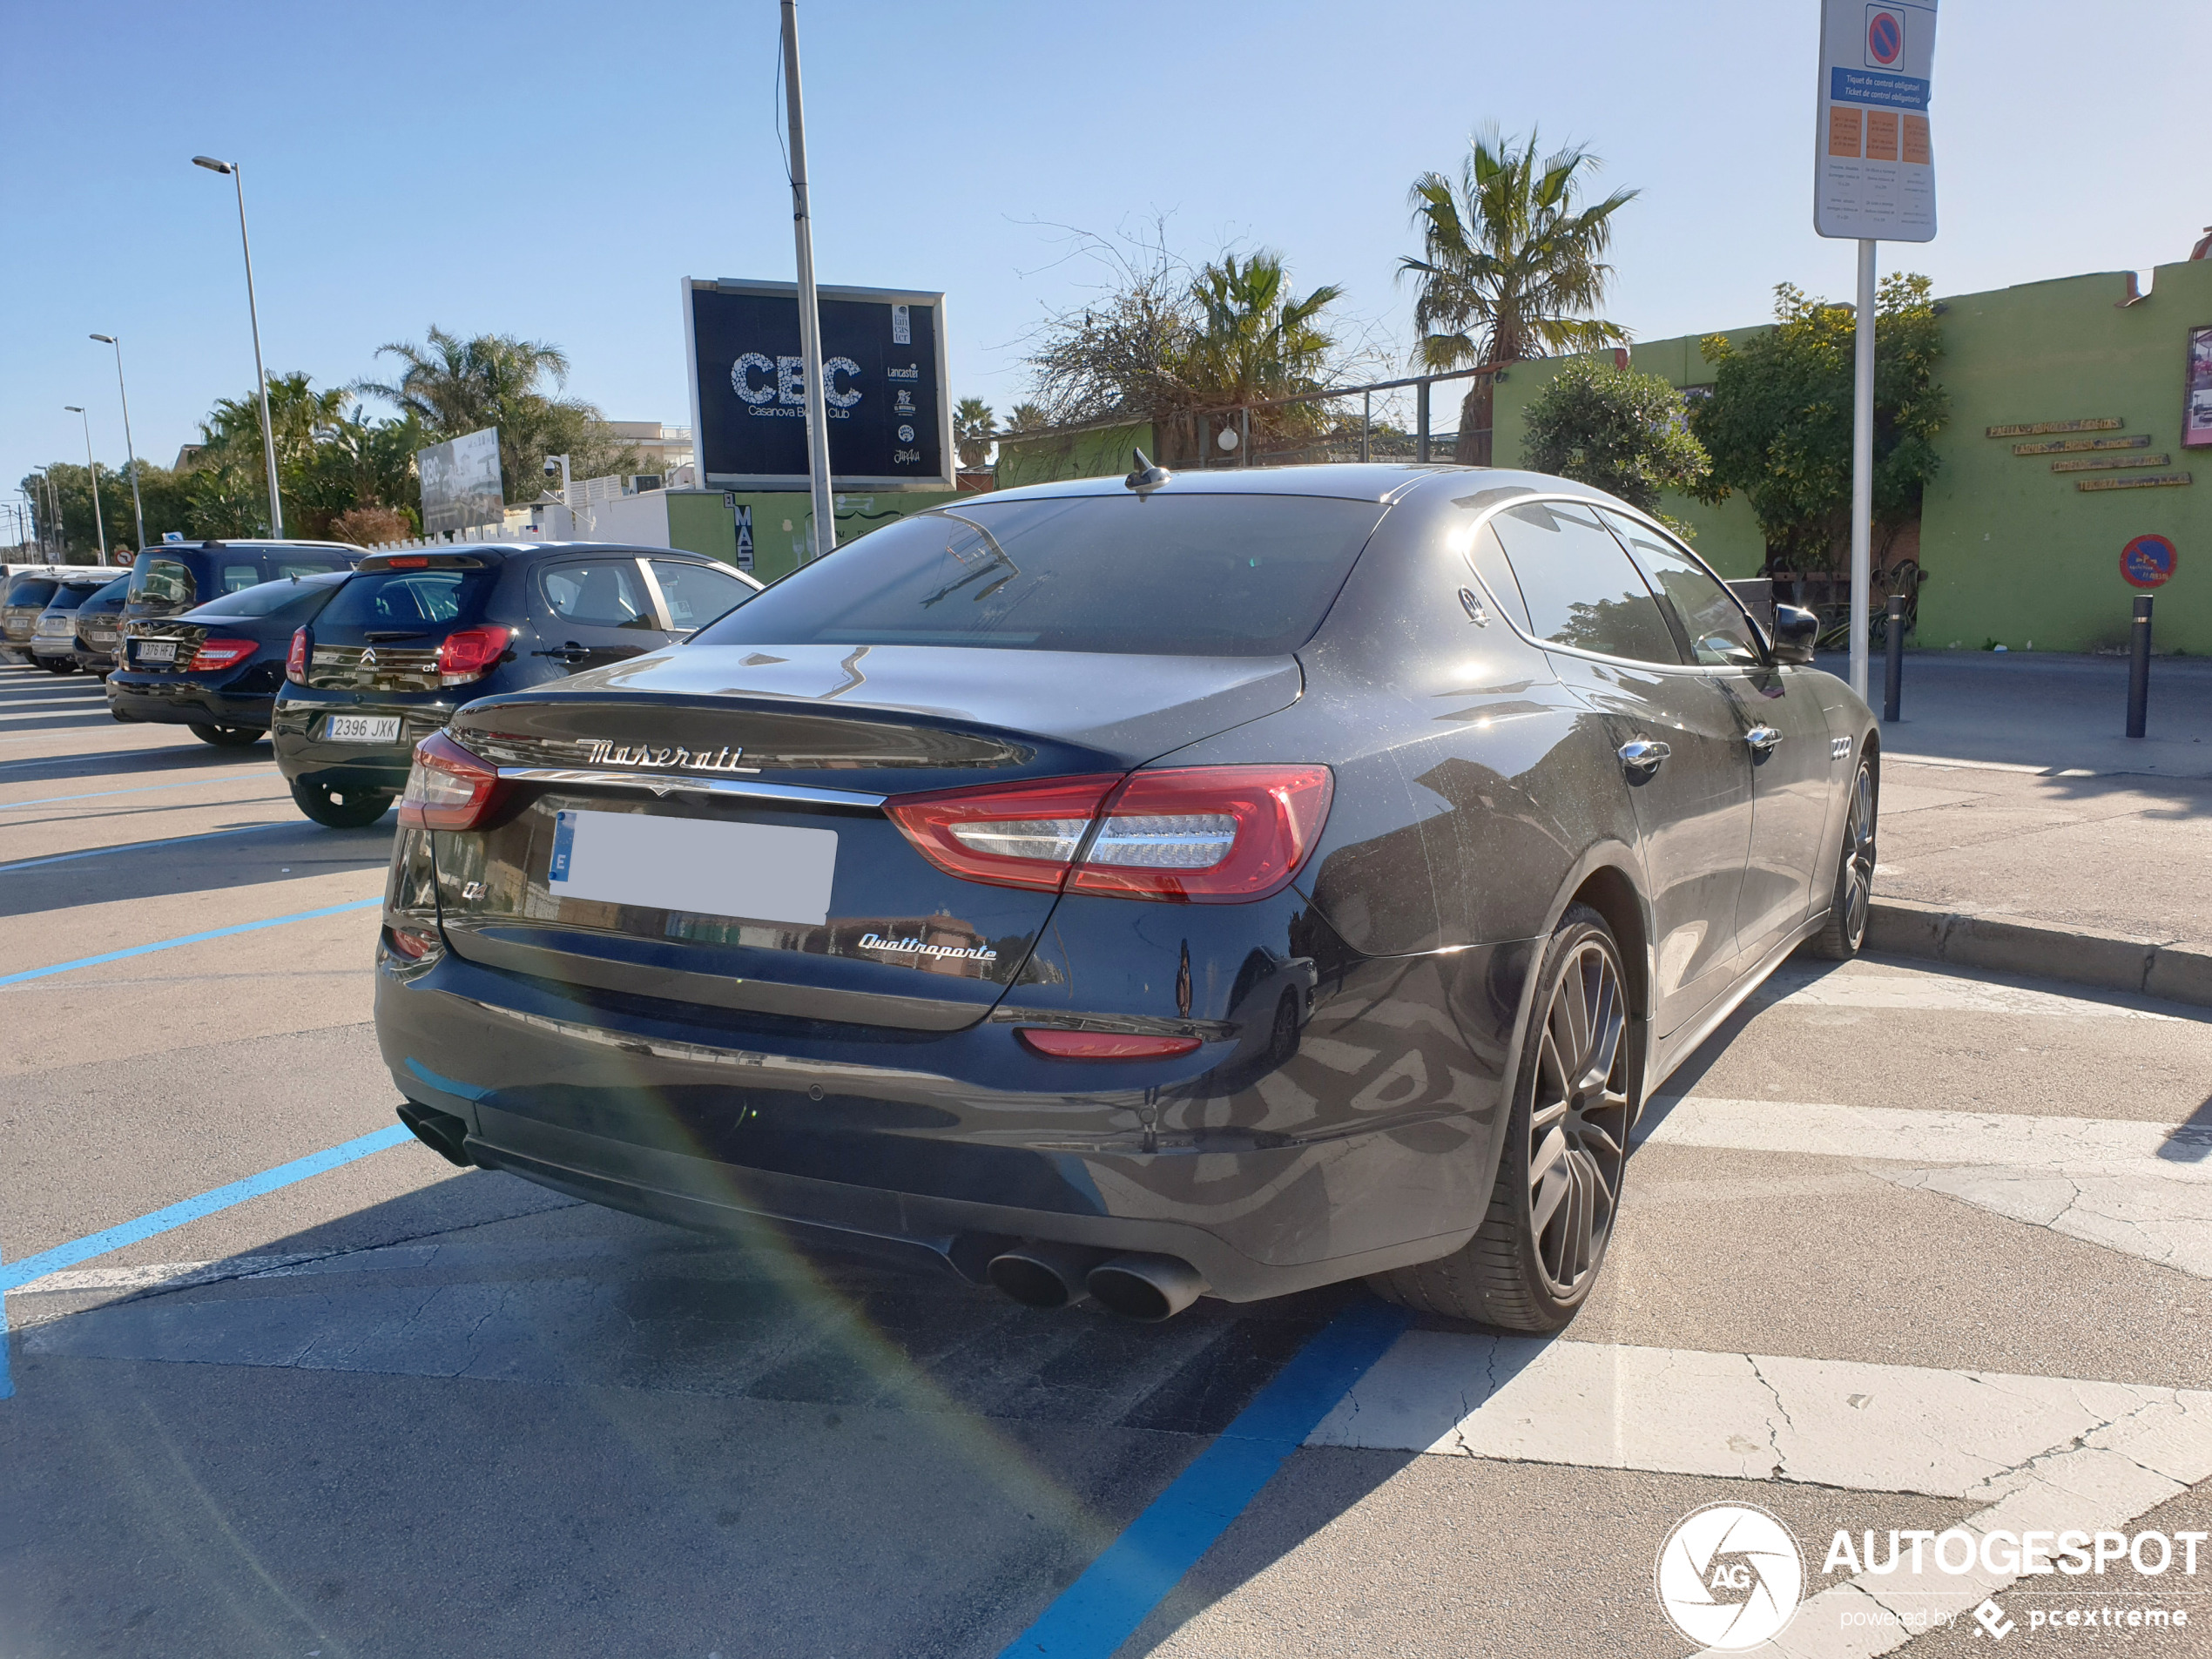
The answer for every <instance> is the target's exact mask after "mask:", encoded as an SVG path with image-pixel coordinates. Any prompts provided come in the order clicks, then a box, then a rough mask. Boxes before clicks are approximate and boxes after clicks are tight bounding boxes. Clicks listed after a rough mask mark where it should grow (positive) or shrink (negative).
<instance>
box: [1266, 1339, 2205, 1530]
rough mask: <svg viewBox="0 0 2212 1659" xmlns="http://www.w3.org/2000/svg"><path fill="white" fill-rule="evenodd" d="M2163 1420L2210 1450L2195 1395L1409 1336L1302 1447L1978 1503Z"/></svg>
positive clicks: (2132, 1386) (1862, 1366)
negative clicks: (2191, 1424) (2200, 1436)
mask: <svg viewBox="0 0 2212 1659" xmlns="http://www.w3.org/2000/svg"><path fill="white" fill-rule="evenodd" d="M2172 1410H2179V1411H2181V1412H2182V1413H2184V1414H2185V1415H2187V1416H2188V1417H2189V1418H2190V1419H2191V1420H2192V1421H2196V1422H2200V1423H2202V1425H2203V1426H2204V1428H2205V1431H2206V1433H2207V1435H2208V1437H2212V1393H2202V1392H2197V1391H2192V1390H2182V1389H2174V1388H2162V1387H2154V1386H2148V1385H2144V1384H2136V1383H2107V1382H2075V1381H2070V1380H2068V1379H2065V1378H2059V1377H2016V1376H2008V1375H2005V1374H2002V1373H1996V1372H1976V1371H1939V1370H1932V1369H1930V1368H1927V1367H1925V1366H1892V1365H1875V1364H1870V1363H1863V1362H1859V1361H1853V1360H1840V1359H1792V1358H1789V1357H1786V1356H1777V1355H1768V1354H1743V1353H1708V1352H1699V1351H1696V1350H1692V1349H1683V1348H1642V1347H1631V1346H1628V1345H1622V1344H1616V1343H1602V1342H1571V1341H1554V1340H1546V1339H1542V1338H1540V1337H1493V1336H1476V1335H1468V1334H1460V1333H1458V1332H1443V1331H1410V1332H1406V1335H1404V1336H1402V1337H1400V1338H1399V1339H1398V1342H1397V1344H1396V1345H1395V1346H1393V1348H1392V1349H1391V1351H1390V1352H1388V1353H1387V1354H1386V1355H1384V1356H1383V1358H1382V1359H1380V1360H1379V1362H1377V1364H1376V1366H1375V1367H1374V1369H1372V1371H1370V1372H1368V1373H1367V1374H1366V1377H1364V1378H1362V1379H1360V1381H1359V1383H1358V1384H1357V1385H1356V1386H1354V1387H1353V1388H1352V1392H1351V1393H1349V1394H1347V1395H1345V1398H1344V1399H1343V1400H1342V1401H1341V1402H1339V1405H1338V1406H1337V1408H1336V1409H1335V1410H1334V1411H1333V1412H1332V1413H1330V1414H1329V1415H1328V1416H1327V1417H1326V1418H1325V1419H1324V1420H1322V1423H1321V1425H1320V1426H1319V1427H1318V1428H1316V1429H1315V1430H1314V1431H1313V1433H1312V1435H1311V1436H1309V1437H1308V1439H1307V1440H1306V1444H1307V1445H1309V1446H1342V1447H1360V1448H1365V1449H1368V1450H1376V1451H1398V1452H1422V1453H1434V1454H1438V1455H1448V1456H1460V1457H1478V1458H1495V1459H1500V1460H1505V1461H1508V1462H1516V1463H1559V1464H1565V1465H1568V1466H1569V1467H1575V1468H1585V1469H1636V1470H1643V1471H1647V1472H1649V1473H1653V1474H1693V1475H1718V1476H1722V1477H1724V1478H1727V1479H1730V1480H1791V1481H1798V1482H1803V1483H1806V1484H1810V1485H1814V1486H1827V1487H1844V1488H1847V1489H1849V1490H1851V1491H1854V1492H1916V1493H1923V1494H1927V1495H1929V1496H1931V1497H1940V1498H1968V1499H1982V1500H1985V1501H1993V1500H1994V1499H1996V1498H1998V1497H2001V1496H2003V1495H2004V1494H2006V1493H2007V1492H2009V1491H2011V1490H2012V1484H2011V1480H2010V1477H2011V1475H2012V1473H2013V1471H2015V1470H2017V1469H2019V1468H2020V1467H2021V1466H2022V1465H2024V1464H2026V1463H2027V1462H2029V1461H2030V1460H2033V1459H2035V1458H2039V1457H2044V1456H2047V1455H2049V1454H2050V1453H2054V1452H2056V1451H2060V1450H2063V1449H2064V1448H2066V1447H2069V1446H2072V1445H2074V1443H2075V1442H2076V1441H2079V1440H2083V1439H2085V1437H2087V1436H2091V1435H2094V1434H2096V1433H2100V1432H2101V1431H2103V1430H2106V1429H2107V1428H2110V1427H2112V1426H2115V1425H2119V1424H2124V1423H2128V1422H2130V1421H2134V1420H2138V1419H2141V1418H2142V1417H2143V1416H2144V1415H2145V1414H2146V1413H2154V1412H2164V1411H2172ZM2208 1444H2209V1445H2212V1438H2209V1439H2208Z"/></svg>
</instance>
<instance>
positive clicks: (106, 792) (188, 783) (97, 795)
mask: <svg viewBox="0 0 2212 1659" xmlns="http://www.w3.org/2000/svg"><path fill="white" fill-rule="evenodd" d="M238 781H239V779H237V778H235V777H231V778H187V779H185V781H184V782H182V783H180V784H139V785H137V786H134V787H132V788H130V789H96V790H94V791H92V792H91V793H90V794H88V795H48V796H46V797H45V798H44V799H42V800H10V801H0V813H12V812H15V811H17V809H18V808H21V807H24V806H60V805H61V804H62V803H63V802H64V801H71V800H105V799H107V798H108V797H109V796H110V795H150V794H152V792H154V791H155V790H157V789H205V788H206V787H207V786H209V785H210V784H227V783H235V782H238ZM281 799H284V798H283V797H282V796H281V795H266V796H262V797H260V800H281ZM260 800H218V801H211V802H209V803H208V804H209V805H210V806H258V805H259V804H260Z"/></svg>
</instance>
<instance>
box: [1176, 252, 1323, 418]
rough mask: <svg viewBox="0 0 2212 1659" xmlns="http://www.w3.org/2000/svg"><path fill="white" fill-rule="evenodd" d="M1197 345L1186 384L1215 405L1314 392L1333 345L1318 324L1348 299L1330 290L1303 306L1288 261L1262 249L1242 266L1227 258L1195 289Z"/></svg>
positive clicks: (1192, 288) (1193, 344) (1313, 296)
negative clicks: (1286, 269) (1285, 263)
mask: <svg viewBox="0 0 2212 1659" xmlns="http://www.w3.org/2000/svg"><path fill="white" fill-rule="evenodd" d="M1190 297H1191V298H1192V299H1193V300H1196V301H1197V305H1198V313H1199V325H1198V334H1197V338H1196V339H1195V340H1194V341H1191V344H1190V354H1189V357H1188V360H1187V361H1186V363H1185V365H1184V379H1185V380H1186V381H1189V382H1190V384H1191V386H1192V387H1193V388H1196V389H1197V391H1198V393H1199V395H1201V396H1203V397H1204V398H1206V399H1208V400H1209V401H1215V402H1219V403H1224V404H1231V403H1251V402H1257V401H1261V400H1263V399H1266V398H1274V397H1288V396H1291V395H1293V394H1295V393H1298V392H1310V391H1313V390H1315V389H1316V388H1318V386H1319V385H1320V381H1319V379H1318V376H1319V374H1321V372H1322V368H1323V366H1324V363H1325V359H1326V358H1327V355H1328V351H1329V348H1330V347H1332V346H1333V345H1335V344H1336V341H1334V340H1333V339H1332V338H1331V337H1330V336H1329V335H1327V334H1323V333H1322V332H1321V330H1320V328H1319V327H1318V326H1317V323H1316V319H1318V317H1319V316H1320V314H1321V313H1322V312H1323V311H1324V310H1325V309H1326V308H1327V307H1330V306H1331V305H1333V304H1334V303H1335V302H1336V301H1337V300H1340V299H1342V298H1343V297H1344V290H1343V289H1342V288H1341V287H1338V286H1337V285H1336V284H1335V283H1332V282H1325V283H1323V284H1322V285H1321V286H1320V287H1318V288H1316V289H1314V290H1313V292H1312V293H1309V294H1307V295H1306V296H1305V298H1304V299H1303V300H1301V299H1299V298H1298V296H1297V295H1295V294H1293V293H1291V288H1290V282H1289V280H1288V279H1287V278H1286V277H1285V274H1284V271H1283V257H1282V255H1281V254H1279V253H1271V252H1270V251H1268V250H1267V249H1265V248H1263V249H1261V250H1260V251H1259V252H1258V253H1255V254H1253V255H1252V256H1251V258H1250V259H1248V260H1244V261H1243V263H1241V264H1239V263H1238V259H1237V256H1236V255H1235V254H1234V253H1227V254H1224V255H1223V256H1222V257H1221V259H1220V260H1217V261H1216V262H1215V263H1213V264H1211V265H1209V266H1205V267H1204V269H1203V270H1201V271H1200V272H1199V273H1198V279H1197V281H1195V282H1193V283H1192V284H1191V285H1190Z"/></svg>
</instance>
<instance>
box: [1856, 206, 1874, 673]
mask: <svg viewBox="0 0 2212 1659" xmlns="http://www.w3.org/2000/svg"><path fill="white" fill-rule="evenodd" d="M1874 246H1875V244H1874V239H1873V238H1872V237H1871V236H1862V237H1860V238H1859V239H1858V338H1857V339H1856V340H1855V341H1852V349H1851V690H1852V691H1856V692H1857V693H1858V695H1859V697H1860V698H1865V695H1866V608H1867V606H1868V605H1869V604H1871V603H1872V599H1873V592H1872V590H1873V585H1874V575H1873V553H1874Z"/></svg>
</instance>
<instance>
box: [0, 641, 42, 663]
mask: <svg viewBox="0 0 2212 1659" xmlns="http://www.w3.org/2000/svg"><path fill="white" fill-rule="evenodd" d="M0 663H5V664H8V665H9V666H10V668H36V667H37V666H38V659H37V658H36V657H34V656H32V655H31V651H30V642H29V641H28V640H25V641H24V642H22V643H20V644H18V643H17V642H16V641H14V640H10V641H8V642H6V643H5V644H0Z"/></svg>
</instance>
